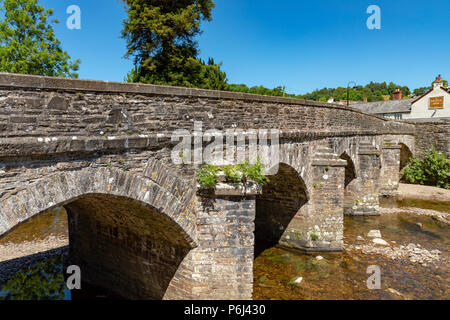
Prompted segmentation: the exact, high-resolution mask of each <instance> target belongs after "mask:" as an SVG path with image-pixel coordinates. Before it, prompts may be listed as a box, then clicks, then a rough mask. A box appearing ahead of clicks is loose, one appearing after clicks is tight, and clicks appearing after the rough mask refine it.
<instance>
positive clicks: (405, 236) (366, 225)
mask: <svg viewBox="0 0 450 320" xmlns="http://www.w3.org/2000/svg"><path fill="white" fill-rule="evenodd" d="M402 203H403V205H402ZM383 205H388V204H387V203H384V204H383ZM395 205H396V206H397V207H403V206H404V207H410V206H415V207H420V206H425V207H426V208H429V209H433V210H438V209H437V208H439V209H440V210H441V211H442V210H445V212H448V211H450V205H449V204H434V205H432V204H430V203H423V202H422V201H416V202H411V201H410V202H408V203H406V204H405V202H397V203H395ZM373 229H377V230H380V231H381V234H382V237H383V239H385V240H387V241H388V242H390V243H393V242H395V244H396V245H397V246H399V245H407V244H409V243H414V244H420V245H421V246H422V247H423V248H425V249H428V250H434V249H438V250H440V251H442V259H441V262H440V263H438V264H437V265H430V266H427V267H424V266H422V265H419V264H412V263H410V262H405V261H403V262H402V261H393V260H390V259H389V258H386V257H383V256H381V255H365V254H362V253H360V252H355V251H351V252H349V251H344V252H342V253H320V256H321V257H323V259H322V260H319V259H317V256H319V254H303V253H298V252H293V251H287V250H285V249H282V248H278V247H275V248H271V249H268V250H265V251H263V252H262V253H261V254H260V255H259V256H258V257H257V258H256V259H255V265H254V295H253V298H254V299H289V300H301V299H311V300H312V299H398V298H400V296H398V295H397V294H396V293H394V291H393V290H391V289H395V290H396V291H398V292H400V293H401V294H402V297H401V298H406V299H449V298H450V277H449V267H448V265H447V264H446V263H445V262H444V261H449V251H450V235H449V233H448V226H446V225H444V224H442V223H440V222H438V221H436V220H433V219H432V218H430V217H426V216H414V215H408V214H388V215H384V216H380V217H346V218H345V226H344V235H345V242H346V243H347V244H350V245H356V244H357V243H356V238H357V237H358V236H362V237H364V238H365V239H366V243H367V242H370V239H368V238H367V236H366V235H367V233H368V232H369V231H370V230H373ZM49 235H53V236H56V237H67V215H66V213H65V211H64V209H61V210H55V211H51V212H47V213H45V214H43V215H40V216H39V217H37V218H34V219H32V220H30V221H28V222H26V223H24V224H23V225H21V226H20V227H19V228H17V229H16V230H14V231H12V232H11V233H9V234H8V235H6V236H5V237H3V238H1V239H0V245H2V244H6V243H17V244H20V243H24V242H29V241H34V240H40V239H46V238H48V236H49ZM66 260H67V255H65V254H63V255H57V256H53V257H51V258H48V259H45V260H43V261H39V262H37V263H35V264H34V265H32V266H31V267H30V268H25V269H22V270H20V271H18V272H17V273H15V274H14V275H13V276H12V277H11V278H10V279H9V281H7V282H6V283H4V284H3V285H2V284H0V300H2V299H20V300H22V299H31V300H38V299H57V300H63V299H118V298H120V297H118V296H113V295H111V294H109V293H108V292H106V291H105V290H103V289H101V288H95V287H91V286H89V285H87V284H84V283H83V284H82V290H81V291H78V290H74V291H72V292H71V291H70V290H68V289H67V286H66V283H65V276H66V274H65V267H66V265H67V263H66ZM370 265H377V266H379V267H380V268H381V272H382V274H381V286H382V289H381V290H369V289H367V286H366V280H367V278H368V277H369V274H367V273H366V270H367V267H368V266H370ZM0 271H1V270H0ZM299 277H302V278H303V280H302V281H301V283H300V284H297V283H295V280H296V279H298V278H299Z"/></svg>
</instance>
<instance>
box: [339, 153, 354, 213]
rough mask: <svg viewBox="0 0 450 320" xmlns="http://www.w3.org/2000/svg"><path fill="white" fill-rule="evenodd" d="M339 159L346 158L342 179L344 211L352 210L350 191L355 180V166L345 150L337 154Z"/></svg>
mask: <svg viewBox="0 0 450 320" xmlns="http://www.w3.org/2000/svg"><path fill="white" fill-rule="evenodd" d="M339 158H340V159H342V160H346V161H347V165H346V166H345V180H344V213H347V212H349V211H351V210H352V207H353V205H354V194H353V191H352V189H353V188H352V186H353V184H354V183H355V181H356V177H357V176H356V168H355V163H354V162H353V160H352V158H351V157H350V156H349V155H348V153H347V152H344V153H342V154H341V155H340V156H339Z"/></svg>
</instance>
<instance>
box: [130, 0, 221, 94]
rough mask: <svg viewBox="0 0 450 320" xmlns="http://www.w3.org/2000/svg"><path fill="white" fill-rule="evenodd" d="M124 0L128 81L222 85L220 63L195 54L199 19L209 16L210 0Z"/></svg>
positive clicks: (211, 7)
mask: <svg viewBox="0 0 450 320" xmlns="http://www.w3.org/2000/svg"><path fill="white" fill-rule="evenodd" d="M124 1H125V2H126V4H127V12H128V18H127V19H126V20H125V21H124V27H123V30H122V37H123V38H124V39H125V40H126V41H127V53H126V55H125V56H126V57H133V58H134V63H135V68H134V69H133V70H132V71H131V72H130V73H129V74H128V81H132V82H145V83H154V84H168V85H179V86H187V87H203V88H209V89H223V87H224V86H225V84H226V75H225V73H224V72H222V71H221V70H220V65H215V64H213V63H205V62H203V61H201V60H200V59H198V58H197V56H198V44H197V41H196V40H195V37H196V36H197V35H199V34H200V33H201V30H200V23H201V21H203V20H208V21H210V20H211V11H212V9H213V8H214V6H215V4H214V2H213V1H212V0H177V1H167V0H124ZM210 62H211V61H210Z"/></svg>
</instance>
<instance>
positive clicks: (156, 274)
mask: <svg viewBox="0 0 450 320" xmlns="http://www.w3.org/2000/svg"><path fill="white" fill-rule="evenodd" d="M64 208H65V209H66V211H67V214H68V225H69V257H70V264H75V265H78V266H79V267H80V268H81V270H82V280H83V281H84V282H87V283H89V284H92V285H95V286H99V287H102V288H106V289H108V290H110V291H111V292H112V293H115V294H117V295H119V296H122V297H124V298H131V299H163V297H164V295H165V293H166V291H167V289H168V287H169V284H170V282H171V280H172V278H173V277H174V275H175V273H176V271H177V270H178V268H179V266H180V264H181V262H182V261H183V259H184V258H185V256H186V255H187V254H188V252H189V251H190V250H191V246H190V244H189V243H188V242H187V241H186V239H185V238H184V237H183V235H182V233H181V232H180V230H179V227H178V226H177V225H176V224H174V223H173V222H172V221H171V220H170V219H169V218H168V217H167V216H165V215H164V214H161V213H160V212H158V211H157V210H156V209H155V208H153V207H151V206H148V205H145V204H143V203H140V202H137V201H134V200H132V199H127V198H123V197H115V196H111V195H104V194H89V195H84V196H82V197H80V198H78V199H77V200H75V201H73V202H71V203H69V204H66V205H65V206H64ZM75 293H76V291H75Z"/></svg>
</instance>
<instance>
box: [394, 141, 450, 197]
mask: <svg viewBox="0 0 450 320" xmlns="http://www.w3.org/2000/svg"><path fill="white" fill-rule="evenodd" d="M403 174H404V178H405V180H406V182H409V183H413V184H421V185H430V186H437V187H440V188H445V189H450V159H449V158H446V156H445V155H444V154H442V153H439V152H438V151H437V150H436V149H435V148H434V147H433V149H432V150H431V151H430V152H426V153H425V154H424V158H423V159H418V158H411V159H410V161H409V162H408V165H407V166H406V168H405V170H404V173H403Z"/></svg>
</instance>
